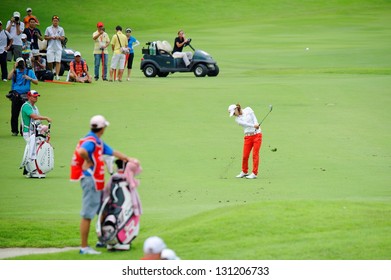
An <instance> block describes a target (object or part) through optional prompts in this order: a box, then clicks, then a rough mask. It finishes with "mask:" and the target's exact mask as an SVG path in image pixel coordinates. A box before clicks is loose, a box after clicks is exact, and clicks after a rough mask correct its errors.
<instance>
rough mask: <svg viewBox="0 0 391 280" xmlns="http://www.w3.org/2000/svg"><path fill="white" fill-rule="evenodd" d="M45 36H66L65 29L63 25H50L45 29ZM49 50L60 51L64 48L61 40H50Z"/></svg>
mask: <svg viewBox="0 0 391 280" xmlns="http://www.w3.org/2000/svg"><path fill="white" fill-rule="evenodd" d="M45 36H49V37H52V36H65V32H64V29H63V28H62V27H61V26H57V27H54V26H53V25H51V26H49V27H48V28H46V30H45ZM47 50H52V51H60V50H62V45H61V40H53V39H51V40H48V47H47Z"/></svg>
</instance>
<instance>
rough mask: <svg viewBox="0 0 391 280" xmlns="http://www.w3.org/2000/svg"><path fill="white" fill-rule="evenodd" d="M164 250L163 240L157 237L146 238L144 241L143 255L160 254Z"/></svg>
mask: <svg viewBox="0 0 391 280" xmlns="http://www.w3.org/2000/svg"><path fill="white" fill-rule="evenodd" d="M165 248H166V244H165V243H164V241H163V239H161V238H160V237H158V236H151V237H148V238H147V239H146V240H145V241H144V253H145V254H160V253H161V252H162V251H163V249H165Z"/></svg>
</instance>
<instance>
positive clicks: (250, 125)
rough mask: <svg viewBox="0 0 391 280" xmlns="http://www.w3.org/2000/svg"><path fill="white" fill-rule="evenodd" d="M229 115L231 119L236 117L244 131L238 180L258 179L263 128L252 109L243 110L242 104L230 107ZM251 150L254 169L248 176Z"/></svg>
mask: <svg viewBox="0 0 391 280" xmlns="http://www.w3.org/2000/svg"><path fill="white" fill-rule="evenodd" d="M228 113H229V116H230V117H232V116H235V121H236V122H237V123H238V124H239V125H240V126H242V127H243V129H244V145H243V156H242V171H241V172H240V173H239V175H237V176H236V178H247V179H256V178H257V175H258V165H259V150H260V149H261V145H262V132H261V126H260V125H259V123H258V120H257V117H256V116H255V114H254V111H253V110H252V109H251V108H250V107H246V108H244V109H242V108H241V106H240V104H232V105H230V106H229V107H228ZM251 150H252V152H253V169H252V173H251V174H248V170H249V168H248V159H249V157H250V153H251Z"/></svg>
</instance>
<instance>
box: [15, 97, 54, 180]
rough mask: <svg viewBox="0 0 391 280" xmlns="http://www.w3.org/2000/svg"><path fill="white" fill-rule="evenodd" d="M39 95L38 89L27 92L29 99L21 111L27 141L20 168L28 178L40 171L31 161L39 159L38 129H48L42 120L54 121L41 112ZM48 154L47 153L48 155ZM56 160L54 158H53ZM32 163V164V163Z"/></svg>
mask: <svg viewBox="0 0 391 280" xmlns="http://www.w3.org/2000/svg"><path fill="white" fill-rule="evenodd" d="M38 96H41V95H40V94H39V93H38V92H37V91H35V90H30V91H29V92H28V93H27V101H26V102H25V103H24V104H23V106H22V109H21V113H20V119H21V120H20V122H21V124H22V131H23V138H24V140H25V141H26V148H25V153H24V155H23V159H22V164H21V166H20V168H23V175H27V177H28V178H30V177H35V175H38V173H39V171H38V170H36V169H37V168H36V167H35V166H34V164H32V163H31V162H32V161H34V160H35V159H37V155H38V152H37V148H38V146H39V143H40V142H39V143H37V141H36V140H37V139H36V133H35V132H36V130H37V131H39V132H43V131H48V129H49V128H48V126H47V125H42V124H41V122H40V121H42V120H45V121H47V122H48V123H51V122H52V119H51V118H49V117H46V116H41V115H40V114H39V110H38V107H37V106H36V105H35V104H36V103H37V102H38ZM47 155H48V154H46V157H47ZM53 160H54V159H53ZM30 164H32V165H30ZM41 177H42V178H43V177H45V175H39V178H41Z"/></svg>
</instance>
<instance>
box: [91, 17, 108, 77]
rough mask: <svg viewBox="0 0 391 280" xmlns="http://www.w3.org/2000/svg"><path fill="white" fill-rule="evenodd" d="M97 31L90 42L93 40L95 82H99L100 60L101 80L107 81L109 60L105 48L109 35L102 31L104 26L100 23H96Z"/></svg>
mask: <svg viewBox="0 0 391 280" xmlns="http://www.w3.org/2000/svg"><path fill="white" fill-rule="evenodd" d="M96 26H97V28H98V30H96V31H95V32H94V33H93V34H92V40H94V42H95V44H94V65H95V68H94V78H95V81H97V80H99V66H100V61H101V60H102V79H103V81H107V60H108V59H109V52H108V50H107V47H108V46H109V45H110V38H109V35H108V34H107V33H106V32H105V31H104V25H103V23H102V22H98V24H97V25H96Z"/></svg>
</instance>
